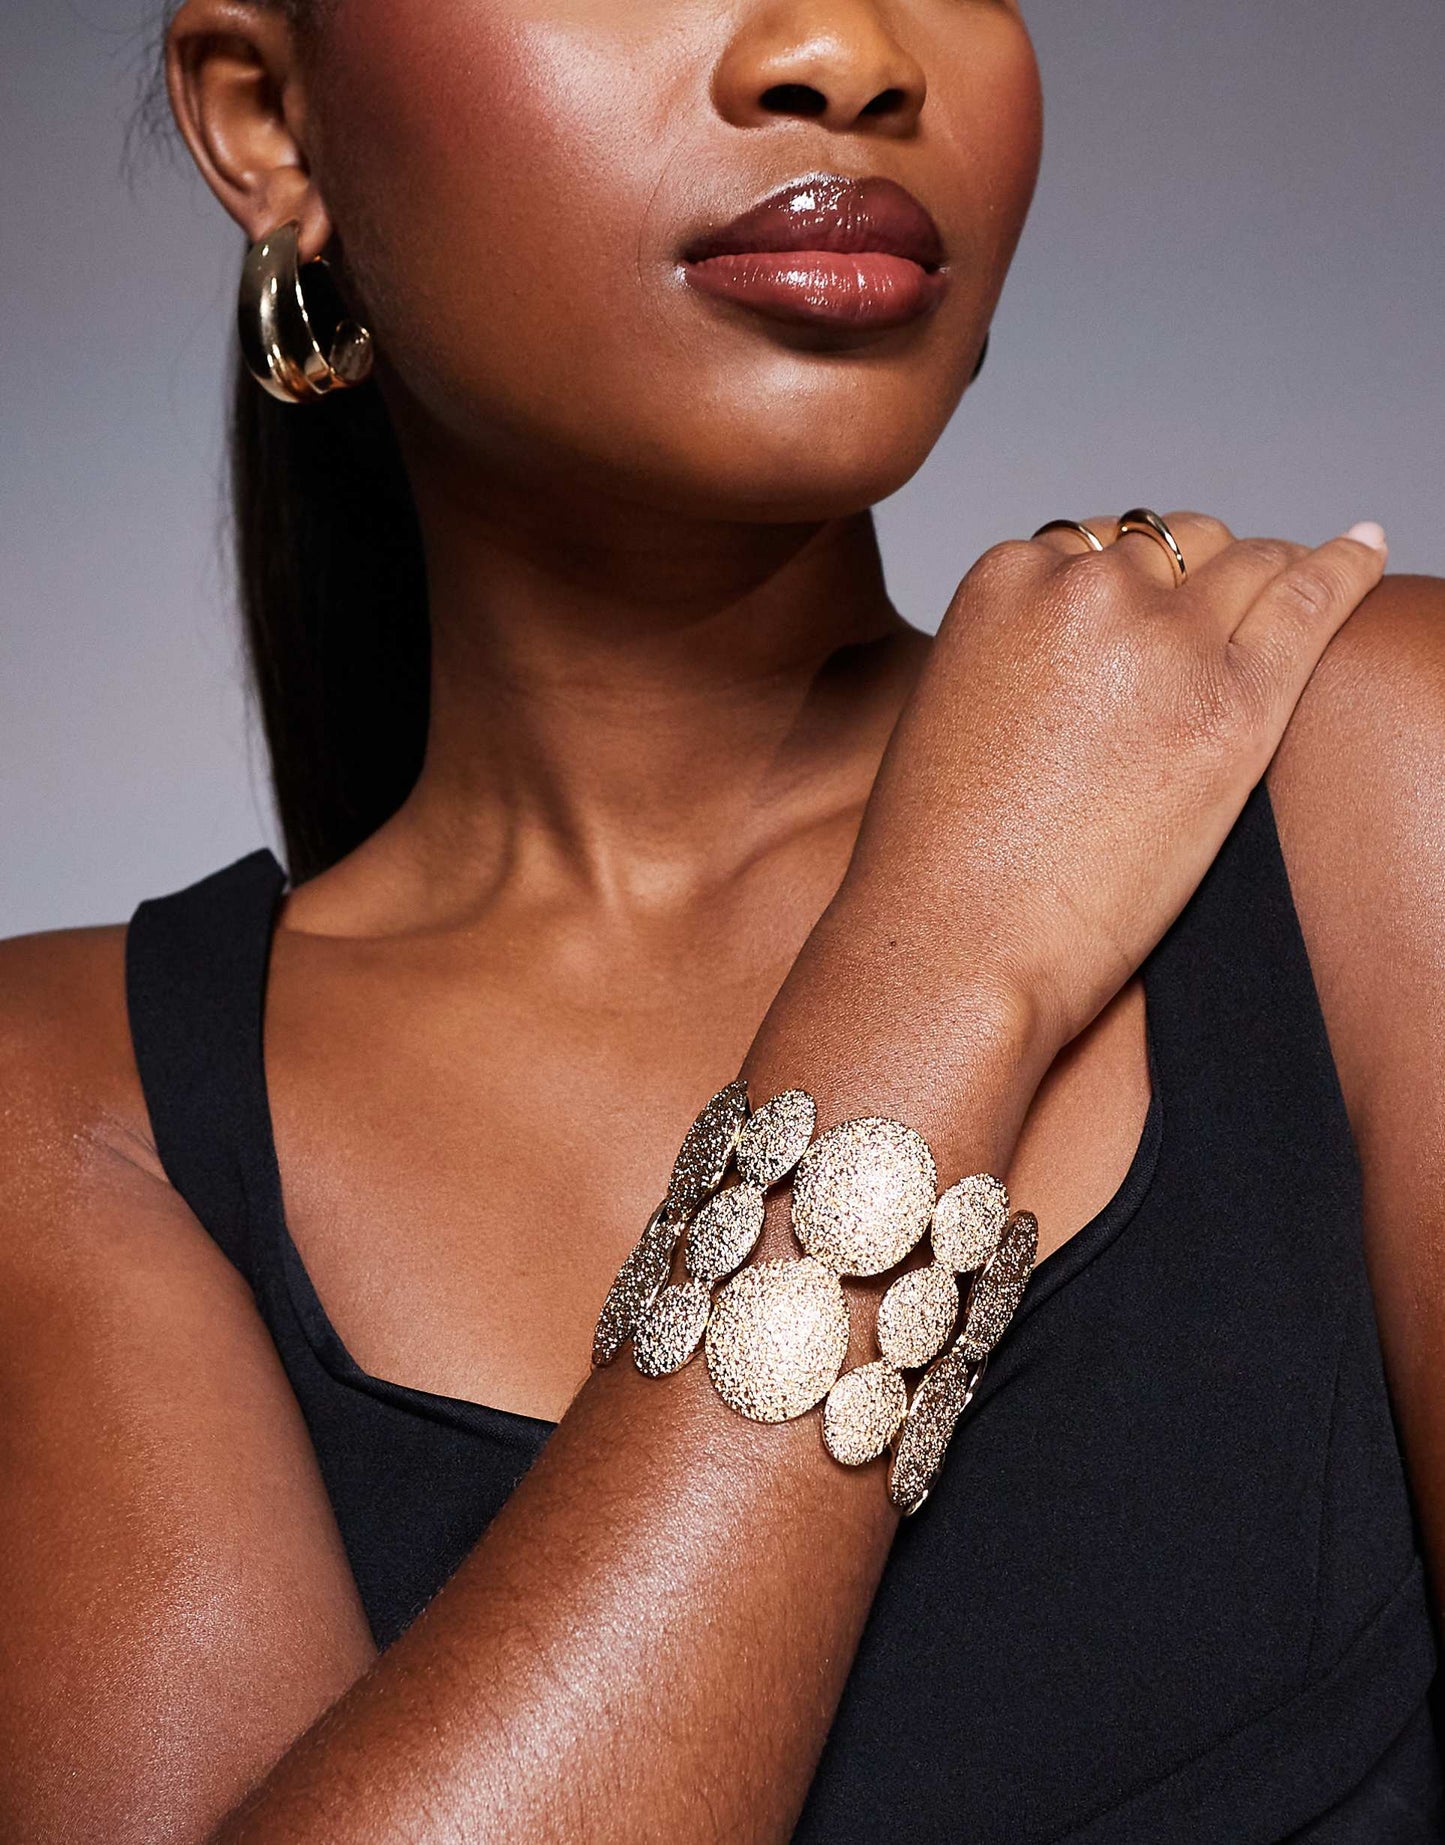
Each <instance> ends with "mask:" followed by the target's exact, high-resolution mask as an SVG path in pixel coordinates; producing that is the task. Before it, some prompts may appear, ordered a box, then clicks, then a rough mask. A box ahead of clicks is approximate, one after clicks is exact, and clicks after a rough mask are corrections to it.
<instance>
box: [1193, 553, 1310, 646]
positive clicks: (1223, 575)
mask: <svg viewBox="0 0 1445 1845" xmlns="http://www.w3.org/2000/svg"><path fill="white" fill-rule="evenodd" d="M1308 555H1309V547H1308V546H1307V545H1296V544H1290V543H1288V542H1287V541H1286V540H1285V539H1283V538H1241V539H1238V540H1237V541H1236V542H1235V543H1233V544H1229V545H1226V546H1225V547H1224V548H1223V550H1221V551H1218V552H1216V553H1215V555H1214V556H1213V557H1211V558H1210V559H1209V560H1208V562H1206V563H1204V564H1201V565H1200V567H1199V568H1198V569H1197V570H1191V571H1190V573H1189V579H1188V581H1187V582H1186V583H1185V584H1184V585H1183V586H1182V588H1181V590H1180V596H1181V599H1182V600H1183V601H1184V602H1185V603H1186V604H1187V605H1189V607H1190V608H1191V609H1192V610H1194V611H1196V612H1197V615H1198V618H1199V620H1200V622H1201V624H1202V625H1203V627H1204V629H1205V630H1206V631H1207V632H1208V633H1210V634H1213V635H1215V636H1217V637H1218V638H1219V639H1221V640H1228V639H1229V637H1230V636H1231V635H1232V634H1233V633H1234V631H1235V629H1236V628H1237V627H1238V626H1239V624H1240V622H1241V621H1242V620H1243V619H1244V616H1245V614H1246V613H1247V611H1248V610H1249V609H1251V608H1252V607H1253V606H1254V604H1255V602H1256V601H1257V600H1258V598H1259V597H1260V595H1261V594H1262V593H1263V592H1264V590H1265V589H1266V588H1267V587H1268V586H1269V585H1270V584H1271V583H1273V582H1274V581H1275V579H1276V578H1277V577H1281V576H1283V575H1284V573H1285V571H1287V570H1290V569H1292V568H1293V567H1294V566H1295V565H1296V564H1298V563H1299V561H1300V559H1301V558H1303V557H1307V556H1308Z"/></svg>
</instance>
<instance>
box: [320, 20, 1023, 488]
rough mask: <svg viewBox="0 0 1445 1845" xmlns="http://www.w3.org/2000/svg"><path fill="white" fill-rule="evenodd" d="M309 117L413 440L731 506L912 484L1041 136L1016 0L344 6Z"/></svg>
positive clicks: (348, 257) (328, 31)
mask: <svg viewBox="0 0 1445 1845" xmlns="http://www.w3.org/2000/svg"><path fill="white" fill-rule="evenodd" d="M306 119H307V141H308V155H309V159H310V164H311V169H312V173H313V176H314V178H315V181H316V183H317V185H318V187H319V189H320V192H321V195H322V198H323V199H324V202H325V204H326V206H327V207H328V209H329V211H330V214H331V219H332V222H333V224H334V226H335V229H336V232H337V234H338V237H339V240H340V245H341V250H342V253H343V257H344V262H345V266H346V271H347V274H348V276H349V279H350V281H349V285H350V289H351V292H352V294H353V296H354V297H355V301H354V305H355V307H356V308H357V309H358V311H359V312H360V313H361V315H362V316H363V317H364V318H365V319H366V320H367V322H368V323H369V324H370V326H371V327H372V330H373V332H374V334H375V337H376V341H377V346H378V348H379V353H380V356H381V359H382V362H383V364H384V366H385V368H386V374H387V379H388V386H389V389H390V390H391V392H392V394H393V399H394V402H395V403H396V405H397V407H398V409H399V410H400V411H401V413H402V416H403V422H404V425H405V426H406V427H408V428H410V429H412V430H416V429H417V428H422V429H430V430H432V431H433V433H437V432H440V433H442V434H443V436H444V439H445V447H446V448H447V450H448V451H450V452H453V453H460V454H462V455H465V456H466V457H467V458H468V459H469V460H471V461H472V462H473V463H476V464H480V466H481V468H482V470H483V472H484V473H485V472H489V471H492V470H496V469H505V470H506V473H507V476H508V478H510V479H512V480H514V481H516V480H524V481H527V482H529V483H535V484H536V485H537V486H538V487H539V488H543V489H545V488H546V487H547V485H548V484H549V483H551V484H552V485H553V487H554V488H555V489H557V490H564V489H569V488H575V487H581V488H583V489H586V488H588V487H597V488H599V489H601V490H603V491H606V492H608V493H611V494H617V495H619V496H621V497H622V498H624V499H627V500H632V501H643V502H646V503H651V504H655V505H665V506H667V507H670V508H676V509H679V510H687V511H690V512H698V513H704V514H707V515H709V516H721V517H725V518H762V519H810V518H818V517H830V516H835V515H838V514H841V513H845V512H850V511H854V510H856V509H858V508H859V507H861V506H865V505H868V504H870V503H871V502H873V501H874V500H876V499H879V498H881V497H882V496H883V495H885V494H887V493H889V492H891V491H892V490H893V489H895V488H896V487H898V486H899V485H901V483H902V482H903V481H904V480H906V479H907V478H908V476H909V475H910V474H911V473H912V472H913V471H914V469H915V468H916V467H917V466H918V465H919V463H920V462H921V461H922V460H923V458H924V456H925V455H926V454H927V452H928V450H929V448H930V447H931V446H932V444H933V442H934V441H935V440H936V439H937V437H938V435H939V432H940V431H941V429H942V428H943V425H944V423H945V422H946V421H947V419H948V417H949V415H950V413H951V412H952V410H953V408H954V406H955V405H956V403H957V401H958V398H959V396H960V394H961V393H962V391H963V389H964V387H965V385H966V383H967V381H968V378H969V376H970V374H971V372H972V370H973V367H974V364H975V362H976V360H977V357H978V351H979V347H980V345H981V343H982V340H983V337H984V334H985V331H986V329H987V327H988V324H989V321H990V319H991V317H992V314H993V310H994V305H995V303H996V301H997V298H998V294H999V291H1000V289H1001V287H1002V284H1003V279H1004V274H1005V271H1006V269H1007V266H1008V263H1009V260H1010V257H1011V256H1012V253H1013V250H1014V246H1015V244H1016V242H1017V240H1018V236H1019V232H1020V230H1021V228H1022V225H1023V220H1024V215H1025V212H1026V211H1027V208H1028V203H1029V199H1030V197H1031V194H1032V190H1033V185H1034V180H1035V175H1036V171H1037V164H1038V155H1039V144H1040V103H1039V94H1038V81H1037V73H1036V68H1035V64H1034V60H1033V55H1032V51H1031V48H1030V45H1029V41H1028V38H1027V35H1026V33H1025V30H1024V27H1023V24H1022V22H1021V20H1020V18H1019V14H1018V10H1017V7H1016V6H1015V5H1014V4H1013V3H1012V0H337V3H336V4H334V5H333V6H331V7H328V9H327V11H326V12H325V14H324V15H323V21H322V23H321V24H320V26H319V28H318V34H317V37H316V40H315V47H314V52H313V54H312V55H311V56H310V57H309V58H308V60H307V65H306ZM869 180H874V181H884V182H894V184H893V185H891V186H890V185H888V184H886V183H885V184H882V185H872V186H869V185H863V186H861V187H854V186H851V185H849V184H846V183H844V182H855V181H869ZM798 182H801V183H798ZM809 182H812V183H809ZM898 187H901V188H904V189H906V192H907V193H910V194H912V195H913V199H914V200H916V201H917V202H918V204H919V205H921V206H922V207H923V209H924V212H925V213H926V214H928V215H929V216H931V218H932V220H933V222H934V225H935V226H936V229H937V235H938V240H939V243H940V244H941V250H940V249H939V248H932V249H930V247H929V232H928V226H927V222H926V219H922V218H920V217H919V214H917V213H916V212H915V211H913V209H912V207H911V206H910V203H909V201H908V199H906V198H903V197H901V196H900V195H899V193H898V191H897V190H896V188H898ZM780 191H781V195H780V196H779V197H778V198H777V204H776V209H774V210H772V211H767V210H765V211H764V212H763V213H762V214H761V216H760V218H759V217H754V218H752V219H750V220H749V221H748V222H747V223H745V224H743V225H741V226H738V227H736V228H735V230H734V231H733V232H732V233H727V232H726V231H725V227H727V226H729V225H730V224H731V223H732V221H733V220H735V219H737V218H738V216H739V214H741V213H743V212H745V211H747V210H748V209H749V208H750V207H753V206H755V205H757V204H758V203H759V202H760V201H764V200H767V199H769V198H771V197H774V196H775V195H779V194H780ZM719 233H724V234H723V235H721V236H719ZM830 243H831V244H833V245H834V246H835V247H834V248H833V249H831V250H825V251H821V252H820V251H819V250H818V249H817V248H816V246H818V245H820V244H823V245H827V244H830ZM840 244H841V245H843V246H845V247H844V248H843V249H841V250H840V249H839V248H837V247H836V246H838V245H840ZM760 246H764V248H763V250H762V252H761V253H759V248H760ZM790 248H791V250H792V254H789V255H784V256H780V255H779V254H778V251H779V250H780V249H781V250H788V249H790ZM740 249H741V250H743V251H747V250H752V251H753V252H754V254H752V255H751V256H749V255H747V254H739V253H738V251H739V250H740ZM804 249H811V250H812V254H811V255H802V254H799V252H800V251H802V250H804ZM940 256H941V259H942V260H941V262H940V261H939V260H938V259H939V258H940Z"/></svg>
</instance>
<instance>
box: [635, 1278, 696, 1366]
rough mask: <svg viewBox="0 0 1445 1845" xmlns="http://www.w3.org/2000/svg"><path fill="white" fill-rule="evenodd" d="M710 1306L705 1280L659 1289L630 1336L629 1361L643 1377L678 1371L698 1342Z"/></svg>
mask: <svg viewBox="0 0 1445 1845" xmlns="http://www.w3.org/2000/svg"><path fill="white" fill-rule="evenodd" d="M711 1304H712V1291H711V1289H710V1288H709V1287H708V1285H707V1283H706V1282H705V1281H675V1282H673V1283H672V1284H671V1286H669V1287H666V1288H664V1289H663V1290H662V1292H661V1293H660V1294H659V1295H658V1297H657V1299H656V1300H655V1301H654V1302H653V1303H652V1305H651V1306H650V1307H649V1308H648V1309H647V1312H646V1313H644V1314H643V1316H642V1319H641V1321H640V1322H639V1324H638V1328H637V1331H636V1332H635V1333H634V1334H633V1336H632V1361H633V1363H634V1364H635V1365H636V1366H637V1368H638V1370H639V1371H641V1372H642V1374H643V1375H644V1377H666V1376H667V1375H668V1373H669V1372H670V1371H680V1370H681V1369H682V1367H683V1366H684V1365H685V1364H686V1363H687V1361H688V1359H689V1358H691V1357H692V1355H693V1353H694V1352H695V1351H696V1350H697V1348H698V1346H699V1345H701V1343H702V1335H703V1330H704V1328H705V1327H706V1325H707V1312H708V1308H709V1306H711Z"/></svg>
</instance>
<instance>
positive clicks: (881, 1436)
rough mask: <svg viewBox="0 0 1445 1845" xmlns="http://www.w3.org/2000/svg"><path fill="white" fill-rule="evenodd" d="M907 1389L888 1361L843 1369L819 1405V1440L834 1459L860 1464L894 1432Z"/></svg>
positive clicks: (876, 1453)
mask: <svg viewBox="0 0 1445 1845" xmlns="http://www.w3.org/2000/svg"><path fill="white" fill-rule="evenodd" d="M907 1407H908V1391H907V1389H906V1387H905V1385H904V1382H903V1379H902V1378H901V1377H900V1376H899V1375H898V1373H897V1372H896V1371H895V1370H894V1369H893V1366H892V1365H890V1364H885V1363H884V1362H883V1360H882V1359H874V1361H873V1363H872V1364H867V1365H855V1366H854V1367H853V1369H852V1370H851V1371H845V1372H844V1373H843V1375H842V1376H841V1377H840V1378H839V1379H838V1381H837V1383H836V1384H834V1386H833V1388H832V1389H831V1390H830V1391H829V1392H828V1400H827V1402H826V1403H825V1404H824V1405H823V1444H824V1446H825V1447H826V1448H827V1450H828V1452H829V1454H831V1455H832V1457H833V1459H834V1460H835V1461H841V1462H842V1463H843V1465H844V1466H845V1467H861V1466H862V1465H863V1463H864V1462H865V1461H874V1460H877V1458H878V1456H879V1455H880V1454H881V1453H882V1452H883V1450H884V1449H885V1448H886V1447H887V1446H888V1444H889V1442H890V1441H892V1439H893V1437H894V1436H895V1435H896V1434H897V1433H898V1425H899V1423H900V1422H902V1420H903V1412H904V1410H905V1409H907Z"/></svg>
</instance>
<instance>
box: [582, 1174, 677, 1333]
mask: <svg viewBox="0 0 1445 1845" xmlns="http://www.w3.org/2000/svg"><path fill="white" fill-rule="evenodd" d="M666 1213H667V1205H666V1202H665V1201H664V1202H663V1203H662V1204H660V1205H658V1207H657V1209H656V1210H655V1211H654V1212H653V1213H652V1215H651V1217H649V1218H648V1220H647V1224H646V1227H645V1228H644V1230H643V1232H642V1235H641V1236H640V1237H639V1238H638V1239H637V1242H636V1243H635V1244H634V1246H633V1248H632V1252H631V1254H630V1255H629V1256H628V1257H627V1260H626V1261H625V1262H624V1263H623V1264H622V1267H621V1268H620V1269H618V1271H617V1279H616V1280H615V1281H614V1282H613V1284H612V1286H611V1287H610V1288H609V1289H608V1290H607V1298H606V1300H605V1301H603V1303H602V1311H601V1313H600V1314H599V1315H598V1316H597V1330H596V1332H595V1333H594V1334H593V1335H592V1362H593V1364H594V1365H608V1364H611V1363H612V1360H613V1359H614V1358H615V1357H616V1356H617V1354H618V1352H620V1351H621V1349H622V1346H623V1342H624V1341H625V1340H626V1339H628V1338H630V1337H631V1335H632V1333H633V1332H634V1331H635V1330H636V1327H637V1322H638V1321H639V1320H640V1319H641V1318H642V1316H643V1314H644V1313H645V1312H646V1311H647V1309H648V1308H649V1307H650V1306H651V1305H652V1303H653V1301H654V1300H655V1299H656V1298H657V1294H658V1291H659V1289H661V1288H662V1287H664V1286H665V1285H666V1283H667V1279H668V1276H669V1275H670V1273H671V1272H672V1252H673V1249H674V1248H675V1247H676V1244H677V1231H676V1230H675V1229H674V1227H673V1226H672V1224H671V1223H670V1222H669V1221H668V1219H667V1215H666Z"/></svg>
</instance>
